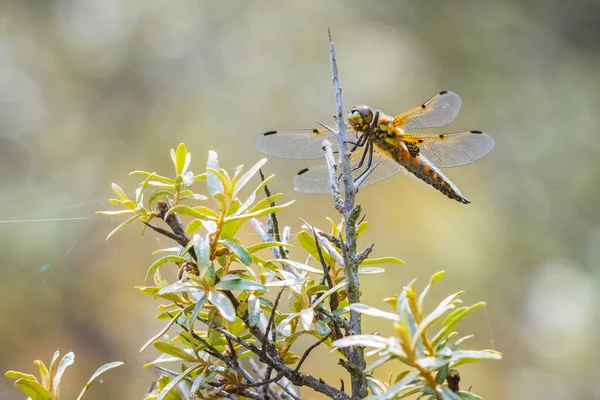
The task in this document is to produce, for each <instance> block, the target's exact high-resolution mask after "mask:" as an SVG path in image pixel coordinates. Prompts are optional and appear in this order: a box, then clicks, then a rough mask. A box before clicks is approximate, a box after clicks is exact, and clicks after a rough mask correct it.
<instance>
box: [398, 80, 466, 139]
mask: <svg viewBox="0 0 600 400" xmlns="http://www.w3.org/2000/svg"><path fill="white" fill-rule="evenodd" d="M461 104H462V102H461V100H460V97H459V96H458V95H457V94H456V93H454V92H448V91H445V90H444V91H442V92H440V93H438V94H436V95H435V96H433V97H432V98H431V99H429V100H427V101H426V102H425V103H423V104H421V105H420V106H418V107H415V108H411V109H410V110H407V111H403V112H401V113H400V114H398V115H396V117H394V125H395V126H397V127H399V128H402V129H403V130H411V129H421V128H439V127H441V126H446V125H448V124H449V123H451V122H452V121H453V120H454V118H456V116H457V115H458V112H459V111H460V106H461Z"/></svg>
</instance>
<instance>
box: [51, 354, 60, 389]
mask: <svg viewBox="0 0 600 400" xmlns="http://www.w3.org/2000/svg"><path fill="white" fill-rule="evenodd" d="M59 356H60V352H59V351H55V352H54V354H53V355H52V361H50V380H49V382H50V387H49V388H48V393H49V394H50V395H52V394H53V393H54V377H55V376H56V371H57V370H58V357H59Z"/></svg>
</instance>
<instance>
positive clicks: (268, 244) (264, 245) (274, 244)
mask: <svg viewBox="0 0 600 400" xmlns="http://www.w3.org/2000/svg"><path fill="white" fill-rule="evenodd" d="M271 247H287V248H293V247H294V246H292V245H291V244H289V243H283V242H261V243H257V244H253V245H251V246H248V247H246V250H247V251H248V253H256V252H257V251H259V250H264V249H268V248H271Z"/></svg>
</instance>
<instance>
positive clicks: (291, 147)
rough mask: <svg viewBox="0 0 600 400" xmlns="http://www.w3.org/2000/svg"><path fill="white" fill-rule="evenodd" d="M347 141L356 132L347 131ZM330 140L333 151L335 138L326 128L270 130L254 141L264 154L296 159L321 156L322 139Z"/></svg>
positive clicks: (354, 136)
mask: <svg viewBox="0 0 600 400" xmlns="http://www.w3.org/2000/svg"><path fill="white" fill-rule="evenodd" d="M347 137H348V141H351V142H355V141H356V133H354V132H351V131H348V132H347ZM324 139H327V140H329V141H330V142H331V146H332V148H333V151H334V152H336V151H337V148H338V146H337V138H336V137H335V135H333V134H332V133H331V132H329V131H328V130H327V129H295V130H286V131H270V132H266V133H264V134H262V136H260V137H259V138H258V139H257V140H256V142H255V146H256V148H257V149H258V150H259V151H260V152H262V153H265V154H268V155H271V156H276V157H282V158H294V159H298V160H304V159H316V158H322V157H324V155H323V140H324ZM349 146H350V145H349Z"/></svg>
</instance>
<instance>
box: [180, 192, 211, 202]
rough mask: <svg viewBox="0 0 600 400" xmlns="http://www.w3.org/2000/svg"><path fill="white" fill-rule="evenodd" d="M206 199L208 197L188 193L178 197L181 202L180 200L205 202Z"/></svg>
mask: <svg viewBox="0 0 600 400" xmlns="http://www.w3.org/2000/svg"><path fill="white" fill-rule="evenodd" d="M206 199H208V197H206V196H205V195H203V194H199V193H190V194H186V195H185V196H180V197H179V201H181V200H206Z"/></svg>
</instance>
